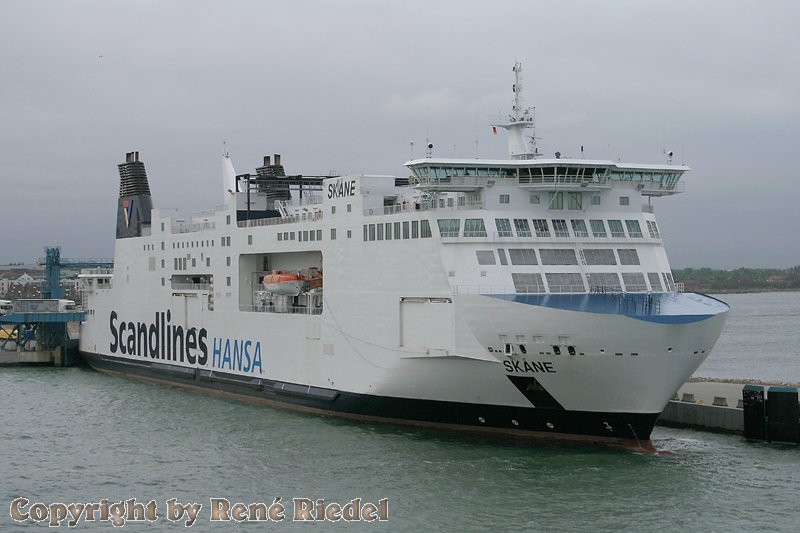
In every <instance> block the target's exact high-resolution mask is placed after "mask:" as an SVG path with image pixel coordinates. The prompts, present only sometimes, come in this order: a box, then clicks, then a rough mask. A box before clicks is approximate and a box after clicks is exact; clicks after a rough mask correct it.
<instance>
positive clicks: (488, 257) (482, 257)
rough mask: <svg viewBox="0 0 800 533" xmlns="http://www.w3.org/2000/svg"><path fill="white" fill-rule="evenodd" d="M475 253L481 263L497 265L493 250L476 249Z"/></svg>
mask: <svg viewBox="0 0 800 533" xmlns="http://www.w3.org/2000/svg"><path fill="white" fill-rule="evenodd" d="M475 255H476V256H477V257H478V264H479V265H496V264H497V262H496V261H495V258H494V252H493V251H492V250H476V251H475Z"/></svg>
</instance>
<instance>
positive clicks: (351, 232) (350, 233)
mask: <svg viewBox="0 0 800 533" xmlns="http://www.w3.org/2000/svg"><path fill="white" fill-rule="evenodd" d="M347 238H348V239H352V238H353V230H351V229H349V230H347Z"/></svg>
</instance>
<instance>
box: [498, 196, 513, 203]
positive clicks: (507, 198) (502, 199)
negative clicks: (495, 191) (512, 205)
mask: <svg viewBox="0 0 800 533" xmlns="http://www.w3.org/2000/svg"><path fill="white" fill-rule="evenodd" d="M510 201H511V195H510V194H501V195H500V203H501V204H507V203H509V202H510Z"/></svg>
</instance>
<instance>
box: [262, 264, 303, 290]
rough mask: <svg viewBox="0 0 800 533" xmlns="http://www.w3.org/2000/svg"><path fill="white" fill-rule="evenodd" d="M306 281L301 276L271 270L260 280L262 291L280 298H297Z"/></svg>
mask: <svg viewBox="0 0 800 533" xmlns="http://www.w3.org/2000/svg"><path fill="white" fill-rule="evenodd" d="M305 282H306V279H305V277H304V276H303V275H302V274H291V273H287V272H281V271H280V270H273V271H272V274H267V275H266V276H264V279H263V280H262V284H263V285H264V290H265V291H267V292H270V293H272V294H279V295H281V296H297V295H298V294H300V291H302V290H303V284H305Z"/></svg>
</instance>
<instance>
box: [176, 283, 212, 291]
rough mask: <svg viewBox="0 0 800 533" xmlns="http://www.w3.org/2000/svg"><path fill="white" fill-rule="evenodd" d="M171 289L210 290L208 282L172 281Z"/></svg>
mask: <svg viewBox="0 0 800 533" xmlns="http://www.w3.org/2000/svg"><path fill="white" fill-rule="evenodd" d="M172 289H173V290H177V291H210V290H211V284H210V283H173V284H172Z"/></svg>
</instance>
